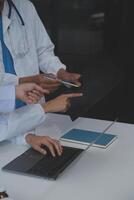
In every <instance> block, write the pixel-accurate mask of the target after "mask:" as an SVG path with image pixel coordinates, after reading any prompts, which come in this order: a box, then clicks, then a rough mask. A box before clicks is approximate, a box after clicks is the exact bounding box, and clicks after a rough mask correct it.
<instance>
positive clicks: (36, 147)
mask: <svg viewBox="0 0 134 200" xmlns="http://www.w3.org/2000/svg"><path fill="white" fill-rule="evenodd" d="M33 149H35V150H36V151H38V152H40V153H41V154H43V155H46V154H47V152H46V150H45V149H43V148H41V147H40V146H38V145H35V146H33Z"/></svg>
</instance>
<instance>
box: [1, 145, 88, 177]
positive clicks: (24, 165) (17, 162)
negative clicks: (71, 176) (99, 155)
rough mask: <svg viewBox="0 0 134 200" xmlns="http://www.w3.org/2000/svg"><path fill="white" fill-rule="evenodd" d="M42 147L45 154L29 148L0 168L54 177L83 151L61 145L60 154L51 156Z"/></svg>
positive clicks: (31, 174) (13, 171)
mask: <svg viewBox="0 0 134 200" xmlns="http://www.w3.org/2000/svg"><path fill="white" fill-rule="evenodd" d="M44 148H45V149H46V150H47V155H42V154H41V153H39V152H37V151H35V150H34V149H32V148H30V149H28V150H27V151H25V152H24V153H23V154H21V155H20V156H18V157H17V158H15V159H14V160H13V161H11V162H10V163H8V164H7V165H6V166H4V167H3V168H2V169H3V170H5V171H8V172H11V173H19V174H24V175H29V176H38V177H41V178H49V179H56V178H57V177H58V176H59V175H60V174H61V172H63V171H64V170H65V169H66V168H67V167H68V166H69V165H70V164H71V163H72V162H73V161H74V160H75V159H76V158H77V157H78V156H79V155H80V154H81V153H82V152H83V151H84V150H83V149H79V148H72V147H67V146H63V153H62V155H61V156H56V157H52V155H51V153H50V151H48V148H46V147H44Z"/></svg>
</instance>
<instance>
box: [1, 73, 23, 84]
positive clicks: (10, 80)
mask: <svg viewBox="0 0 134 200" xmlns="http://www.w3.org/2000/svg"><path fill="white" fill-rule="evenodd" d="M18 82H19V79H18V77H17V76H16V75H14V74H9V73H1V72H0V85H18Z"/></svg>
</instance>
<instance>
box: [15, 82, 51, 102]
mask: <svg viewBox="0 0 134 200" xmlns="http://www.w3.org/2000/svg"><path fill="white" fill-rule="evenodd" d="M44 93H47V94H48V91H47V90H45V89H42V88H41V87H40V86H38V85H36V84H35V83H24V84H21V85H17V86H16V98H17V99H20V100H22V101H24V102H25V103H27V104H32V103H37V102H38V101H39V100H40V98H41V97H42V96H43V95H44Z"/></svg>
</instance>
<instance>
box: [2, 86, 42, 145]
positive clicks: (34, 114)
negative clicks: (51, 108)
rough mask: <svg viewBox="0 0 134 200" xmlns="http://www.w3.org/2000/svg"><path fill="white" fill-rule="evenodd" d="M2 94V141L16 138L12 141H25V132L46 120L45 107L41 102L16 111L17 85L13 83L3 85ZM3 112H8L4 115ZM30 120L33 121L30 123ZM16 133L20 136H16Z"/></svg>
mask: <svg viewBox="0 0 134 200" xmlns="http://www.w3.org/2000/svg"><path fill="white" fill-rule="evenodd" d="M0 94H1V95H0V141H3V140H5V139H10V138H14V139H12V141H13V140H16V141H20V140H21V143H25V138H24V136H23V133H24V132H26V131H30V130H31V129H33V128H35V127H36V126H38V125H39V124H40V123H41V122H43V121H44V120H45V115H44V111H43V109H41V106H40V105H39V104H36V105H29V106H25V107H23V108H20V109H17V110H16V111H14V108H15V86H13V85H6V86H1V87H0ZM2 113H6V114H5V115H4V114H3V115H2ZM14 120H15V122H16V123H14ZM30 121H32V123H30V124H29V122H30ZM22 124H23V126H22ZM21 134H22V135H21ZM16 135H20V136H19V137H15V136H16Z"/></svg>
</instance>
